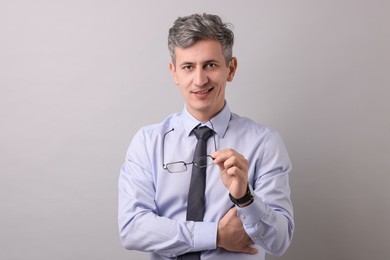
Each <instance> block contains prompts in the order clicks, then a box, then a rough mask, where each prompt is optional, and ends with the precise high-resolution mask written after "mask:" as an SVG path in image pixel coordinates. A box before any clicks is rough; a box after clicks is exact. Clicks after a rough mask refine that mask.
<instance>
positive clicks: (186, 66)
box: [181, 65, 193, 70]
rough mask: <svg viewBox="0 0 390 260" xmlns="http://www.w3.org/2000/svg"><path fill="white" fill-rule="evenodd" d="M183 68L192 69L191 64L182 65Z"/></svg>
mask: <svg viewBox="0 0 390 260" xmlns="http://www.w3.org/2000/svg"><path fill="white" fill-rule="evenodd" d="M181 68H182V69H183V70H192V68H193V67H192V65H185V66H183V67H181Z"/></svg>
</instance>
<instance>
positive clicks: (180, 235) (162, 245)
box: [118, 131, 218, 257]
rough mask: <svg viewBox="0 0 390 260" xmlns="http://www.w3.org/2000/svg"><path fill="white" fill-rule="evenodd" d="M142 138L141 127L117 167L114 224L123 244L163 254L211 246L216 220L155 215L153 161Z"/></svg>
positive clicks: (215, 233) (170, 254) (213, 239)
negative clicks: (117, 191)
mask: <svg viewBox="0 0 390 260" xmlns="http://www.w3.org/2000/svg"><path fill="white" fill-rule="evenodd" d="M144 140H145V138H144V135H143V133H142V131H140V132H138V133H137V134H136V135H135V136H134V138H133V140H132V142H131V144H130V147H129V149H128V152H127V155H126V161H125V163H124V164H123V166H122V168H121V171H120V177H119V182H118V190H119V197H118V226H119V233H120V238H121V242H122V244H123V246H124V247H125V248H127V249H130V250H139V251H145V252H146V251H147V252H154V253H158V254H160V255H163V256H166V257H175V256H177V255H181V254H184V253H186V252H189V251H202V250H209V249H215V248H216V237H217V224H218V223H213V222H193V221H178V220H173V219H170V218H167V217H164V216H159V214H158V207H157V206H156V203H155V200H154V198H155V186H154V181H153V174H152V172H151V171H152V169H153V167H152V164H153V162H151V160H150V151H148V148H147V147H148V144H146V143H145V141H144ZM149 150H150V149H149Z"/></svg>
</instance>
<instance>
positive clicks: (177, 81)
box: [169, 62, 179, 85]
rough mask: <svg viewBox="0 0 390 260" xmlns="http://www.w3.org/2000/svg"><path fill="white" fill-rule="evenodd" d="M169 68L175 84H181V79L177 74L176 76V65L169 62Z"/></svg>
mask: <svg viewBox="0 0 390 260" xmlns="http://www.w3.org/2000/svg"><path fill="white" fill-rule="evenodd" d="M169 70H170V71H171V74H172V77H173V80H174V81H175V84H176V85H179V80H178V79H177V76H176V66H175V64H173V63H172V62H170V63H169Z"/></svg>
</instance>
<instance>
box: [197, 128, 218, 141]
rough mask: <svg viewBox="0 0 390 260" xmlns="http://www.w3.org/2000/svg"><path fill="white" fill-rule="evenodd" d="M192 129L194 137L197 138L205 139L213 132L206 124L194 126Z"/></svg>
mask: <svg viewBox="0 0 390 260" xmlns="http://www.w3.org/2000/svg"><path fill="white" fill-rule="evenodd" d="M192 131H193V132H194V134H195V136H196V138H198V140H199V139H203V140H207V139H209V138H210V137H211V136H212V135H213V134H214V131H213V130H211V129H210V128H208V127H207V126H202V127H199V128H195V129H194V130H192Z"/></svg>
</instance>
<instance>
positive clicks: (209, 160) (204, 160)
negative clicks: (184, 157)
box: [162, 122, 217, 173]
mask: <svg viewBox="0 0 390 260" xmlns="http://www.w3.org/2000/svg"><path fill="white" fill-rule="evenodd" d="M210 123H211V122H210ZM211 126H212V125H211ZM212 128H213V126H212ZM174 130H175V129H174V128H172V129H171V130H169V131H168V132H166V133H165V134H164V137H163V147H162V149H163V153H162V162H163V169H164V170H167V171H168V172H170V173H177V172H184V171H186V170H187V165H190V164H193V165H194V166H196V167H198V168H206V167H207V166H209V165H213V164H214V158H213V157H211V155H204V156H201V157H198V158H194V160H193V161H192V162H184V161H176V162H171V163H167V164H165V162H164V152H165V149H164V144H165V136H166V135H167V134H169V133H170V132H172V131H174ZM213 130H214V129H213ZM213 139H214V148H215V151H217V145H216V143H215V135H213Z"/></svg>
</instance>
